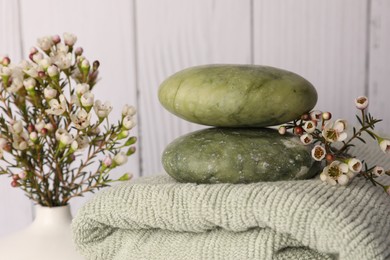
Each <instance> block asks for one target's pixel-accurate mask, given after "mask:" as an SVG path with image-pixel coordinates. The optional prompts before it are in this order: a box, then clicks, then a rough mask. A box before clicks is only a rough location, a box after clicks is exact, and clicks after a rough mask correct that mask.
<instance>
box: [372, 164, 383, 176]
mask: <svg viewBox="0 0 390 260" xmlns="http://www.w3.org/2000/svg"><path fill="white" fill-rule="evenodd" d="M372 173H373V174H374V175H375V176H378V177H379V176H382V175H383V174H384V173H385V169H383V167H380V166H375V168H374V170H372Z"/></svg>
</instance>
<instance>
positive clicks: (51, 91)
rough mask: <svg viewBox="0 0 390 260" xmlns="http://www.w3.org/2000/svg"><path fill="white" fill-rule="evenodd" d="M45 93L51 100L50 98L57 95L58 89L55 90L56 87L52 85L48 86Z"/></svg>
mask: <svg viewBox="0 0 390 260" xmlns="http://www.w3.org/2000/svg"><path fill="white" fill-rule="evenodd" d="M43 94H44V96H45V98H46V99H48V100H50V99H53V98H55V97H56V96H57V90H55V89H54V88H52V87H50V86H47V87H46V88H45V89H44V90H43Z"/></svg>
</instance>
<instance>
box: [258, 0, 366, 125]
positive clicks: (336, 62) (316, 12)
mask: <svg viewBox="0 0 390 260" xmlns="http://www.w3.org/2000/svg"><path fill="white" fill-rule="evenodd" d="M366 10H367V2H366V0H343V1H339V0H328V1H320V0H314V1H313V0H272V1H271V0H259V1H254V52H255V53H254V59H255V63H256V64H266V65H271V66H276V67H281V68H285V69H287V70H290V71H293V72H296V73H298V74H300V75H302V76H303V77H305V78H306V79H308V80H309V81H310V82H312V83H313V85H314V86H315V87H316V89H317V92H318V96H319V99H318V103H317V106H316V107H317V109H320V110H328V111H331V112H332V113H333V116H334V118H340V117H342V118H345V119H347V120H349V121H350V122H353V123H354V122H355V121H356V120H355V116H354V114H355V109H354V107H355V106H354V99H355V98H356V97H357V96H360V95H364V94H365V86H364V84H365V77H366V68H365V62H366Z"/></svg>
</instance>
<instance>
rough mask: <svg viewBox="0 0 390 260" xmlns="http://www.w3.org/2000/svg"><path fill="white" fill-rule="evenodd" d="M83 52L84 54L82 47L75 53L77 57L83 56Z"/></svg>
mask: <svg viewBox="0 0 390 260" xmlns="http://www.w3.org/2000/svg"><path fill="white" fill-rule="evenodd" d="M83 52H84V50H83V48H81V47H77V49H76V50H75V51H74V53H75V54H76V56H81V55H83Z"/></svg>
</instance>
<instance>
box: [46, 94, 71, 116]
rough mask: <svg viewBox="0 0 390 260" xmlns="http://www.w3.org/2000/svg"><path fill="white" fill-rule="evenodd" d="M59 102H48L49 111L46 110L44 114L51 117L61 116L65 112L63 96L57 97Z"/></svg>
mask: <svg viewBox="0 0 390 260" xmlns="http://www.w3.org/2000/svg"><path fill="white" fill-rule="evenodd" d="M59 99H60V101H58V100H57V99H52V100H50V101H49V105H50V109H46V113H48V114H51V115H56V116H59V115H62V114H63V113H64V112H65V111H66V100H65V97H64V95H60V96H59Z"/></svg>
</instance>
